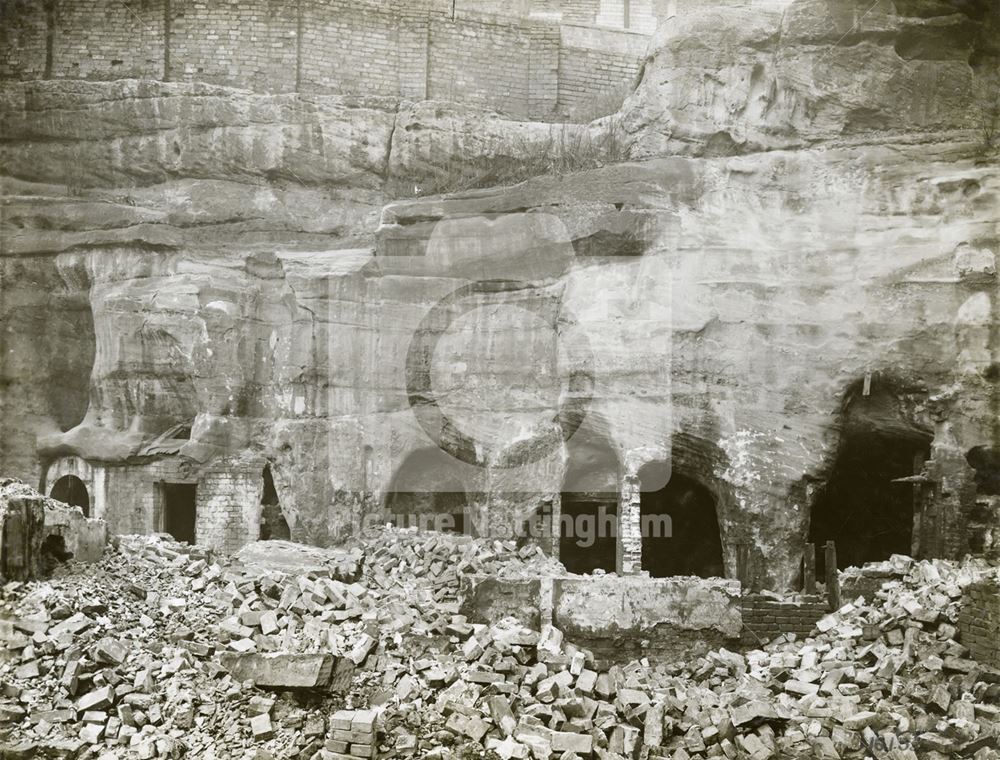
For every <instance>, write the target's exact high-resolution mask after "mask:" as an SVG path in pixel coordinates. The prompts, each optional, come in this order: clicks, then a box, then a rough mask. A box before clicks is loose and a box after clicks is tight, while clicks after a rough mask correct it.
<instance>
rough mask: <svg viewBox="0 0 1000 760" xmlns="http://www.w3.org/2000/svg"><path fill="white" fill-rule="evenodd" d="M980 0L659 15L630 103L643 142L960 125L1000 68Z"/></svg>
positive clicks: (745, 148)
mask: <svg viewBox="0 0 1000 760" xmlns="http://www.w3.org/2000/svg"><path fill="white" fill-rule="evenodd" d="M996 24H997V22H996V18H995V15H994V13H991V12H990V11H989V9H988V8H987V6H986V5H985V4H978V5H977V4H976V3H957V2H956V3H950V2H942V3H906V2H895V3H894V2H890V1H889V0H880V1H879V2H876V3H874V4H870V3H865V4H862V3H854V2H840V1H839V0H796V1H795V2H792V3H789V4H788V5H787V6H784V7H780V8H778V9H772V10H768V9H767V8H766V7H765V8H759V7H755V8H745V9H738V8H718V9H708V10H704V11H701V12H697V13H692V14H681V15H678V16H677V17H675V18H673V19H671V20H670V21H668V22H667V23H665V24H663V25H662V26H661V27H660V29H659V31H658V33H657V36H656V38H655V39H654V41H653V43H652V44H651V47H650V55H649V58H648V60H647V63H646V67H645V77H644V80H643V83H642V86H641V87H640V88H639V89H638V90H637V91H636V93H635V94H634V95H633V96H632V97H631V98H630V99H629V101H628V102H627V103H626V105H625V112H626V113H627V114H628V117H629V119H630V124H631V129H632V130H633V132H634V133H635V134H637V135H638V136H639V146H638V151H639V153H641V154H642V155H655V154H662V153H663V152H669V153H684V154H690V155H709V156H711V155H732V154H738V153H745V152H754V151H759V150H772V149H789V148H801V147H805V146H810V145H815V144H816V143H820V142H824V143H830V142H835V143H840V144H845V143H846V144H850V143H855V144H857V143H861V144H879V143H882V144H886V143H887V144H898V143H900V142H936V141H940V140H948V139H954V138H955V135H954V134H950V133H952V132H954V131H956V130H964V129H968V128H971V127H973V126H974V124H975V121H976V111H977V108H978V105H979V103H978V100H977V98H978V97H980V96H978V95H977V93H976V88H975V86H974V83H975V82H976V81H977V80H978V79H981V78H990V77H992V78H994V79H995V77H996V60H997V58H996V55H997V52H998V51H997V49H996V47H997V45H996V39H997V37H996V28H997V27H996Z"/></svg>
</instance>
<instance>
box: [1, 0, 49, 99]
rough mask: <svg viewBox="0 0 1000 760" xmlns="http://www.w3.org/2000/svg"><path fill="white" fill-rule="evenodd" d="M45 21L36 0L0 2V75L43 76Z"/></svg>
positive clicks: (17, 76) (46, 31)
mask: <svg viewBox="0 0 1000 760" xmlns="http://www.w3.org/2000/svg"><path fill="white" fill-rule="evenodd" d="M47 35H48V22H47V21H46V13H45V7H44V5H43V4H42V3H41V2H39V1H38V0H3V2H0V79H41V78H42V77H43V76H45V73H46V72H45V57H46V46H47V43H46V37H47Z"/></svg>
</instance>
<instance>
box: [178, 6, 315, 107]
mask: <svg viewBox="0 0 1000 760" xmlns="http://www.w3.org/2000/svg"><path fill="white" fill-rule="evenodd" d="M170 19H171V21H170V78H171V79H172V80H175V81H201V82H212V83H216V84H225V85H232V86H236V87H251V88H252V89H255V90H259V91H266V92H292V91H294V90H295V85H296V66H297V59H298V24H299V21H298V4H297V3H294V2H292V3H287V2H284V0H240V2H219V0H170Z"/></svg>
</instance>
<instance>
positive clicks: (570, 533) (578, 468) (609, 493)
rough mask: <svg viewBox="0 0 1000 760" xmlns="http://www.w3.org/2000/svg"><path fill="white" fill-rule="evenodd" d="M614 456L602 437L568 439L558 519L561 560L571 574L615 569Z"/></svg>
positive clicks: (616, 482) (583, 435) (616, 471)
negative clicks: (567, 460) (567, 461)
mask: <svg viewBox="0 0 1000 760" xmlns="http://www.w3.org/2000/svg"><path fill="white" fill-rule="evenodd" d="M619 469H620V468H619V464H618V455H617V454H616V453H615V451H614V449H612V448H611V446H610V444H608V442H607V441H605V440H604V439H603V438H601V437H599V436H597V435H593V434H587V433H577V435H575V436H574V437H573V438H572V439H571V440H570V443H569V463H568V467H567V470H566V478H565V480H564V481H563V488H562V496H561V504H562V509H561V515H560V518H559V559H560V561H561V562H562V563H563V565H565V567H566V569H567V570H568V571H569V572H571V573H592V572H594V571H595V570H603V571H604V572H606V573H613V572H616V571H617V570H618V568H619V562H618V559H619V557H618V555H619V552H618V491H619Z"/></svg>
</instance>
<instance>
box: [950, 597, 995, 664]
mask: <svg viewBox="0 0 1000 760" xmlns="http://www.w3.org/2000/svg"><path fill="white" fill-rule="evenodd" d="M958 628H959V631H960V632H961V634H962V643H963V644H964V645H965V646H967V647H968V648H969V652H970V653H971V654H972V656H973V657H974V658H975V659H976V660H978V661H979V662H981V663H983V664H984V665H989V666H992V667H994V668H1000V636H997V631H998V630H1000V582H998V581H995V580H994V581H983V582H981V583H975V584H972V585H971V586H967V587H966V588H965V591H964V592H963V593H962V609H961V611H960V612H959V615H958Z"/></svg>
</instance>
